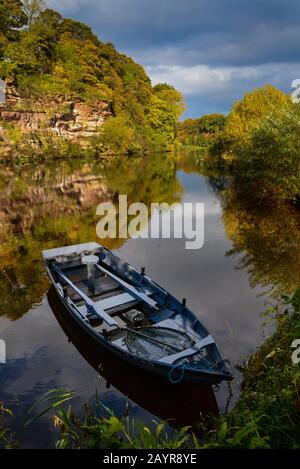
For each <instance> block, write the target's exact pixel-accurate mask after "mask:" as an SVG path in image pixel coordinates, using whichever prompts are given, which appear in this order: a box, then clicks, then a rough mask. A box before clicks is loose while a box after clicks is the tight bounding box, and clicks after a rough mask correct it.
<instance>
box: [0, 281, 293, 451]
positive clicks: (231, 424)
mask: <svg viewBox="0 0 300 469" xmlns="http://www.w3.org/2000/svg"><path fill="white" fill-rule="evenodd" d="M265 314H266V316H267V315H268V314H269V315H271V314H273V315H275V318H276V322H277V328H276V331H275V333H274V334H273V335H272V336H271V337H270V338H269V339H267V340H266V341H265V343H264V344H263V345H262V347H261V348H260V349H259V350H258V351H257V352H256V353H255V354H254V355H252V356H251V358H250V360H249V362H248V364H247V365H246V366H245V367H243V368H240V369H241V371H242V373H243V384H242V392H241V396H240V399H239V401H238V403H237V405H236V406H235V408H234V409H233V410H232V411H231V412H230V413H228V414H225V415H220V416H218V417H203V420H202V421H201V422H199V431H198V432H197V436H196V435H195V434H193V433H192V432H191V431H190V429H188V428H182V429H181V430H180V431H176V430H174V431H171V432H170V431H169V430H168V428H167V424H166V423H164V422H154V426H153V428H151V429H150V428H149V427H148V426H146V425H145V424H144V423H143V422H137V421H135V420H134V419H132V418H130V417H128V416H127V417H124V418H122V419H119V418H117V417H116V416H115V415H114V414H113V413H112V412H110V411H109V410H108V409H106V416H105V417H103V406H102V405H101V404H99V403H98V404H96V406H95V408H94V409H91V408H90V407H89V406H87V405H86V406H85V409H84V416H83V417H79V416H78V415H75V414H74V413H73V411H72V409H71V406H69V407H68V409H67V410H66V409H64V407H63V406H62V404H63V403H65V402H66V401H68V400H69V399H70V398H71V397H72V395H71V394H70V393H66V392H65V391H63V390H52V391H49V392H48V393H47V394H46V395H45V396H44V397H43V399H42V400H41V401H40V402H38V403H37V404H38V405H39V406H40V405H41V404H43V406H44V410H43V411H42V412H40V413H37V412H36V409H37V408H38V407H39V406H38V405H35V406H34V407H33V408H32V409H31V411H30V415H29V416H28V420H27V422H26V424H25V425H26V426H28V425H30V423H31V422H32V420H35V419H36V418H39V417H40V416H41V415H42V414H43V413H45V412H47V411H49V410H52V411H53V409H54V411H55V415H54V417H53V424H54V425H55V426H56V427H57V430H58V433H59V435H58V438H57V443H56V447H57V448H111V449H114V448H137V449H140V448H146V449H154V448H172V449H175V448H192V449H201V448H203V449H205V448H224V447H225V448H299V447H300V423H299V422H300V362H299V363H298V364H297V363H294V362H295V361H297V349H296V348H295V347H296V345H297V344H296V342H295V341H296V340H297V339H300V289H298V290H297V292H296V293H295V295H294V296H293V297H292V298H288V297H283V298H282V300H281V301H280V302H279V303H278V305H277V306H276V307H274V308H271V309H269V310H268V311H266V313H265ZM299 342H300V341H299ZM293 346H294V348H293ZM298 347H299V346H298ZM292 354H293V356H294V362H293V360H292ZM298 355H299V359H300V352H299V354H298ZM100 407H101V412H100ZM100 415H101V416H100ZM10 418H13V415H12V414H11V412H10V411H9V410H7V409H5V408H4V406H2V408H0V447H1V446H2V447H6V448H9V447H13V446H21V443H20V442H18V441H17V440H16V439H15V438H14V437H13V435H12V432H11V431H10V429H9V421H8V420H9V419H10ZM199 435H200V436H199Z"/></svg>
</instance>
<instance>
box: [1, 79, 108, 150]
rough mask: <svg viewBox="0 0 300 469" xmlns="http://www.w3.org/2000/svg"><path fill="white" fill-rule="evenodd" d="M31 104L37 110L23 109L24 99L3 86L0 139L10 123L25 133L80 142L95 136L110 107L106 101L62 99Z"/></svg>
mask: <svg viewBox="0 0 300 469" xmlns="http://www.w3.org/2000/svg"><path fill="white" fill-rule="evenodd" d="M34 104H36V108H38V109H39V110H38V111H32V110H26V105H28V100H26V99H24V98H22V97H21V96H20V95H19V93H18V90H17V89H16V87H15V86H14V85H13V84H12V83H6V101H5V102H4V103H1V105H0V121H2V123H3V124H4V126H3V124H2V125H1V122H0V140H1V139H2V141H3V140H4V139H5V136H4V134H5V124H8V123H11V124H14V125H16V126H18V127H19V128H20V129H21V130H22V132H25V133H26V132H28V133H30V132H41V133H43V132H48V133H49V132H50V133H51V132H52V133H53V134H54V135H57V136H60V137H64V138H67V139H70V140H75V141H76V140H79V141H80V140H81V139H88V138H90V137H93V136H96V135H97V134H98V133H99V130H100V128H101V127H102V125H103V124H104V122H105V120H106V119H107V118H108V117H109V116H111V115H112V108H111V105H110V103H109V102H106V101H98V102H96V103H95V104H93V105H91V104H87V103H84V102H80V101H66V100H65V98H64V97H63V96H57V98H56V99H53V100H52V101H49V102H48V103H47V102H45V100H44V101H43V102H42V103H41V102H38V101H37V102H36V103H34ZM24 108H25V109H24ZM43 109H45V111H44V110H43ZM61 109H64V111H63V112H62V111H61ZM49 110H51V111H50V112H49ZM55 110H57V112H55Z"/></svg>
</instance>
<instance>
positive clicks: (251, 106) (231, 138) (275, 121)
mask: <svg viewBox="0 0 300 469" xmlns="http://www.w3.org/2000/svg"><path fill="white" fill-rule="evenodd" d="M299 150H300V106H299V105H298V104H293V103H292V101H291V99H290V97H288V96H287V95H285V94H284V93H282V92H281V91H279V90H278V89H276V88H274V87H273V86H271V85H266V86H264V87H262V88H259V89H256V90H253V91H252V92H250V93H246V94H245V96H244V97H243V99H242V100H241V101H237V102H236V103H235V104H234V105H233V107H232V109H231V111H230V113H229V115H228V116H227V117H226V121H225V125H224V129H223V130H222V131H221V132H220V133H219V134H218V136H217V138H216V139H215V140H214V141H213V143H212V145H211V147H210V151H209V157H208V158H207V165H208V167H209V168H218V169H219V171H222V172H223V174H224V173H226V174H227V175H228V176H229V180H230V184H231V185H232V187H234V190H235V191H236V192H237V193H238V194H239V195H240V196H241V197H243V194H247V199H248V200H249V201H250V200H251V201H252V203H253V202H255V203H257V202H258V203H265V202H266V201H268V202H269V203H273V202H278V201H292V202H294V203H297V202H298V201H299V194H300V151H299Z"/></svg>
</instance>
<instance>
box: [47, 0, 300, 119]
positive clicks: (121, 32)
mask: <svg viewBox="0 0 300 469" xmlns="http://www.w3.org/2000/svg"><path fill="white" fill-rule="evenodd" d="M46 3H47V5H48V6H49V7H51V8H54V9H56V10H58V11H59V12H60V13H62V14H63V15H64V16H68V17H72V18H74V19H77V20H79V21H83V22H84V23H87V24H89V25H90V26H91V27H92V28H93V30H94V32H95V33H96V34H97V35H98V36H99V38H100V39H101V40H102V41H104V42H112V43H114V44H115V46H116V48H117V49H118V50H119V51H121V52H124V53H126V54H128V55H130V56H131V57H133V58H134V59H135V60H136V61H137V62H139V63H140V64H142V65H143V66H144V67H145V69H146V71H147V73H148V74H149V76H150V78H151V79H152V82H153V83H157V82H168V83H171V84H173V85H174V86H175V87H176V88H177V89H178V90H180V91H181V92H182V93H183V94H184V96H185V100H186V103H187V110H186V114H185V115H186V116H187V117H198V116H200V115H202V114H205V113H210V112H224V113H226V112H228V111H229V109H230V107H231V104H232V102H233V101H234V100H235V99H239V98H240V97H241V96H242V95H243V93H244V92H246V91H249V90H250V89H252V88H254V87H257V86H261V85H263V84H265V83H271V84H273V85H275V86H277V87H279V88H280V89H282V90H283V91H286V92H291V82H292V80H293V79H296V78H300V47H299V44H298V42H299V37H300V2H299V0H286V1H282V0H47V1H46Z"/></svg>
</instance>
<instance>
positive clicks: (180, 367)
mask: <svg viewBox="0 0 300 469" xmlns="http://www.w3.org/2000/svg"><path fill="white" fill-rule="evenodd" d="M203 364H204V365H205V367H206V369H207V370H208V371H214V369H215V367H216V365H215V364H214V365H211V364H210V363H208V362H207V360H205V358H202V360H201V362H198V363H183V364H182V363H176V364H175V365H173V366H172V368H171V369H170V371H169V373H168V377H169V381H170V382H171V383H172V384H177V383H180V382H181V381H182V380H183V378H184V373H185V370H186V369H187V370H195V371H197V370H199V369H202V367H203ZM201 365H202V366H201ZM176 370H179V371H181V373H180V375H179V376H178V378H174V371H176Z"/></svg>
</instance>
